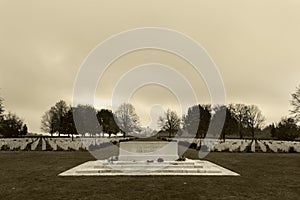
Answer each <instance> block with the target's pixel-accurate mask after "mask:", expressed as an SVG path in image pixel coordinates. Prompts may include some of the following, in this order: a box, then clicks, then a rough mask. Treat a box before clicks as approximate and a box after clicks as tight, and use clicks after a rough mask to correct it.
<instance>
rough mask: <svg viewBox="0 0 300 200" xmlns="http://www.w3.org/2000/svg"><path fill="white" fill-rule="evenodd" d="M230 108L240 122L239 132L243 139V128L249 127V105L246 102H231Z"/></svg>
mask: <svg viewBox="0 0 300 200" xmlns="http://www.w3.org/2000/svg"><path fill="white" fill-rule="evenodd" d="M229 110H230V111H231V113H232V114H233V117H234V118H235V119H236V120H237V122H238V132H239V135H240V139H243V137H244V136H243V129H244V128H246V127H247V110H248V107H247V105H245V104H230V105H229Z"/></svg>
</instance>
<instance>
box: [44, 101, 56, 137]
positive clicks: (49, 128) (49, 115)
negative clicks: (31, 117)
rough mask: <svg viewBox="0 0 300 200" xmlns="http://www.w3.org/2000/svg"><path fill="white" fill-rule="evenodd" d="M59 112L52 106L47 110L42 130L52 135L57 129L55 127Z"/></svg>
mask: <svg viewBox="0 0 300 200" xmlns="http://www.w3.org/2000/svg"><path fill="white" fill-rule="evenodd" d="M56 115H57V113H56V112H55V108H54V107H51V109H50V110H48V111H46V112H45V114H44V115H43V117H42V120H41V130H42V131H45V132H46V133H50V134H51V137H52V136H53V133H55V132H56V131H57V130H56V129H55V127H56V124H57V116H56Z"/></svg>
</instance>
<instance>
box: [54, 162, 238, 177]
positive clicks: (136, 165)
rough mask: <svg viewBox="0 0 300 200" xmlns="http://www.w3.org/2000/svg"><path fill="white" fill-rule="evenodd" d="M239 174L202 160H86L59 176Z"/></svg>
mask: <svg viewBox="0 0 300 200" xmlns="http://www.w3.org/2000/svg"><path fill="white" fill-rule="evenodd" d="M154 175H155V176H157V175H160V176H178V175H182V176H239V174H237V173H235V172H232V171H230V170H228V169H225V168H223V167H221V166H218V165H216V164H214V163H211V162H209V161H204V160H190V159H187V160H186V161H165V162H163V163H160V162H151V163H149V162H147V161H135V162H133V161H113V162H109V161H108V160H97V161H88V162H86V163H83V164H81V165H79V166H77V167H74V168H72V169H70V170H68V171H65V172H63V173H61V174H59V176H154Z"/></svg>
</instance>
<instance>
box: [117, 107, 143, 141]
mask: <svg viewBox="0 0 300 200" xmlns="http://www.w3.org/2000/svg"><path fill="white" fill-rule="evenodd" d="M114 116H115V119H116V120H115V121H116V123H117V125H118V127H119V128H120V130H121V131H122V133H123V136H124V137H125V134H126V133H127V134H128V133H132V132H135V131H139V130H140V126H139V116H138V115H137V114H136V112H135V108H134V106H133V105H132V104H130V103H123V104H122V105H120V106H119V108H118V109H117V111H116V112H115V115H114Z"/></svg>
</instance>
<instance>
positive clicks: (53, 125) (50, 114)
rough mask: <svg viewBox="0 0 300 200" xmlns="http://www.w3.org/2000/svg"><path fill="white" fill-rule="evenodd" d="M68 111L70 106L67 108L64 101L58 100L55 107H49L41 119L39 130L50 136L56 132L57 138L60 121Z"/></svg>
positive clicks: (59, 131) (60, 125)
mask: <svg viewBox="0 0 300 200" xmlns="http://www.w3.org/2000/svg"><path fill="white" fill-rule="evenodd" d="M69 110H70V106H67V104H66V102H65V101H63V100H60V101H59V102H57V103H56V104H55V106H53V107H51V108H50V110H49V111H47V112H46V113H45V114H44V116H43V117H42V121H41V129H42V130H43V131H46V132H48V133H50V134H51V135H52V134H53V133H55V132H58V136H60V133H61V129H62V119H63V117H64V115H66V114H67V112H68V111H69Z"/></svg>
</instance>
